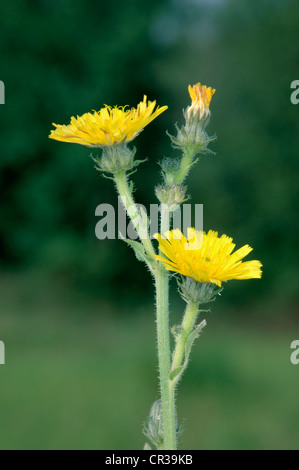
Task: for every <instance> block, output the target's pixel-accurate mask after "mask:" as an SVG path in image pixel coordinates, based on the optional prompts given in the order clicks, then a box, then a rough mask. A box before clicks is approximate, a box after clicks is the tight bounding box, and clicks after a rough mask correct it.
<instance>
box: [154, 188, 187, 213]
mask: <svg viewBox="0 0 299 470" xmlns="http://www.w3.org/2000/svg"><path fill="white" fill-rule="evenodd" d="M186 189H187V188H186V186H183V185H181V184H171V185H160V186H157V187H156V190H155V191H156V196H157V198H158V199H159V201H160V202H161V203H162V204H165V205H167V206H168V207H169V208H171V207H172V206H173V205H177V204H181V203H182V202H184V201H185V200H186Z"/></svg>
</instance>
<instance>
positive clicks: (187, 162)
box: [174, 150, 194, 184]
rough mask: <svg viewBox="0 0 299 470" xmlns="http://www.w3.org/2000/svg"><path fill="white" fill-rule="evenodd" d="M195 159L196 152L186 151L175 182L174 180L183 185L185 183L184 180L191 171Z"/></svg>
mask: <svg viewBox="0 0 299 470" xmlns="http://www.w3.org/2000/svg"><path fill="white" fill-rule="evenodd" d="M193 158H194V152H193V151H190V150H189V151H184V154H183V157H182V160H181V164H180V168H179V170H178V172H177V174H176V177H175V180H174V182H175V183H177V184H182V183H183V182H184V179H185V178H186V176H187V175H188V173H189V170H190V168H191V166H192V162H193Z"/></svg>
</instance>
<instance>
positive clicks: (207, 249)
mask: <svg viewBox="0 0 299 470" xmlns="http://www.w3.org/2000/svg"><path fill="white" fill-rule="evenodd" d="M164 235H165V238H164V237H162V236H161V235H160V234H156V235H154V237H155V238H156V239H157V240H158V241H159V249H160V251H161V252H162V253H163V254H164V255H165V256H167V258H168V259H167V258H164V257H163V256H160V255H155V258H156V259H157V260H159V261H161V262H162V263H163V265H164V266H165V268H166V269H167V270H168V271H174V272H177V273H179V274H183V275H184V276H188V277H191V278H192V279H195V281H199V282H212V283H213V284H217V286H221V283H222V281H229V280H231V279H252V278H261V276H262V271H261V269H260V268H261V266H262V264H261V263H260V262H259V261H256V260H254V261H246V262H245V263H243V262H242V259H243V258H244V257H245V256H246V255H248V253H250V252H251V251H252V248H251V247H250V246H248V245H244V246H243V247H242V248H239V249H238V250H237V251H235V252H234V253H233V250H234V248H235V246H236V245H235V244H234V243H233V240H232V238H230V237H228V236H227V235H222V236H221V237H218V233H217V232H214V231H212V230H210V231H209V232H208V233H205V232H198V231H196V230H195V229H194V228H189V229H188V236H187V238H185V237H184V235H183V234H182V232H181V231H180V230H179V229H175V230H171V231H168V232H166V233H165V234H164Z"/></svg>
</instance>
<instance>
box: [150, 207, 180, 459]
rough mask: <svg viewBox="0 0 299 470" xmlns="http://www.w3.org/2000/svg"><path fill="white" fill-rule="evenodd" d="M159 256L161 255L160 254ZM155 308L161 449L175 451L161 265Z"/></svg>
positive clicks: (164, 215)
mask: <svg viewBox="0 0 299 470" xmlns="http://www.w3.org/2000/svg"><path fill="white" fill-rule="evenodd" d="M168 229H169V211H168V208H167V206H165V205H164V204H162V209H161V224H160V233H161V234H162V235H163V234H164V233H165V232H166V231H167V230H168ZM160 254H161V253H160ZM155 280H156V307H157V337H158V359H159V376H160V393H161V402H162V420H163V437H164V442H163V449H164V450H175V449H176V412H175V401H174V393H173V391H172V388H171V381H170V379H169V373H170V368H171V352H170V334H169V333H170V332H169V279H168V273H167V271H166V269H165V268H164V266H163V265H162V264H159V266H158V268H157V272H156V275H155Z"/></svg>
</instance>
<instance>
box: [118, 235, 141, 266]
mask: <svg viewBox="0 0 299 470" xmlns="http://www.w3.org/2000/svg"><path fill="white" fill-rule="evenodd" d="M122 240H123V241H124V242H126V243H127V245H129V246H130V247H131V248H133V250H134V252H135V255H136V258H137V259H138V260H139V261H146V258H147V256H146V254H145V252H144V248H143V245H142V243H140V242H136V241H135V240H128V239H127V238H122Z"/></svg>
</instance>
